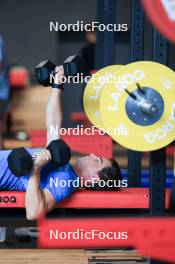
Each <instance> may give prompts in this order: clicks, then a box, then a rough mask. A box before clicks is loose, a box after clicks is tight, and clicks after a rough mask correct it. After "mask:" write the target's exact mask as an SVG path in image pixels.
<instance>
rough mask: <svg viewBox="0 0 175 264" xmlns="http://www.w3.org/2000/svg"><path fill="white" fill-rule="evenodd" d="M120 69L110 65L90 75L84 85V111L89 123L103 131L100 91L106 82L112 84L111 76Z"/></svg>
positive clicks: (119, 66)
mask: <svg viewBox="0 0 175 264" xmlns="http://www.w3.org/2000/svg"><path fill="white" fill-rule="evenodd" d="M122 67H123V65H112V66H108V67H105V68H102V69H101V70H99V71H97V72H96V73H95V74H93V75H92V78H91V79H90V81H89V82H88V84H87V85H86V88H85V91H84V96H83V104H84V110H85V112H86V114H87V116H88V118H89V120H90V121H91V123H92V124H93V125H94V126H96V127H99V128H102V129H104V125H103V123H102V120H101V114H100V109H99V99H100V94H101V91H102V90H103V87H104V86H105V84H106V83H107V82H108V83H111V82H113V76H116V73H117V71H118V70H120V69H121V68H122Z"/></svg>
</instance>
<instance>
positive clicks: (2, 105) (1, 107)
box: [0, 99, 9, 120]
mask: <svg viewBox="0 0 175 264" xmlns="http://www.w3.org/2000/svg"><path fill="white" fill-rule="evenodd" d="M8 103H9V101H8V100H5V99H0V120H3V117H4V114H5V112H6V109H7V106H8Z"/></svg>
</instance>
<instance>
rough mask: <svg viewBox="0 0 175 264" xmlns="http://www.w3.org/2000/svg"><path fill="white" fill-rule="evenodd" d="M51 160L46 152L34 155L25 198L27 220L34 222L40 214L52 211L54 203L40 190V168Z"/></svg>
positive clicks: (46, 192) (49, 196)
mask: <svg viewBox="0 0 175 264" xmlns="http://www.w3.org/2000/svg"><path fill="white" fill-rule="evenodd" d="M50 159H51V157H50V153H49V151H48V150H45V151H42V152H41V153H37V154H36V159H35V164H34V168H33V171H32V175H31V177H30V179H29V182H28V186H27V190H26V196H25V205H26V217H27V219H28V220H35V219H37V217H38V216H39V215H40V214H41V213H47V212H49V211H50V210H52V209H53V208H54V207H55V205H56V202H55V200H54V198H53V197H52V195H51V194H50V193H49V192H48V191H47V190H41V189H40V173H41V168H42V166H44V165H45V164H46V163H47V162H48V161H49V160H50Z"/></svg>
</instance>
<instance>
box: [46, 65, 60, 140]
mask: <svg viewBox="0 0 175 264" xmlns="http://www.w3.org/2000/svg"><path fill="white" fill-rule="evenodd" d="M56 71H57V74H56V76H55V83H56V84H60V77H61V76H62V75H63V73H64V72H63V67H62V66H58V67H56ZM61 99H62V91H61V89H56V88H52V89H51V93H50V97H49V100H48V103H47V107H46V127H47V145H48V144H49V143H50V142H51V141H52V140H56V139H59V138H60V133H59V130H60V128H61V125H62V119H63V113H62V104H61Z"/></svg>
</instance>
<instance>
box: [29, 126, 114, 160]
mask: <svg viewBox="0 0 175 264" xmlns="http://www.w3.org/2000/svg"><path fill="white" fill-rule="evenodd" d="M74 133H75V132H74ZM65 134H66V135H65V136H62V138H63V139H64V140H65V142H66V143H67V144H68V145H69V146H70V148H71V150H72V151H75V152H78V153H82V154H91V153H94V154H96V155H98V156H103V157H105V158H107V159H110V158H112V139H111V137H109V136H108V135H99V133H98V132H95V133H94V135H90V136H89V135H85V134H84V132H83V131H82V132H81V135H75V134H73V132H71V131H69V132H66V133H65ZM30 138H31V145H32V147H45V145H46V131H45V130H41V131H31V133H30Z"/></svg>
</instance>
